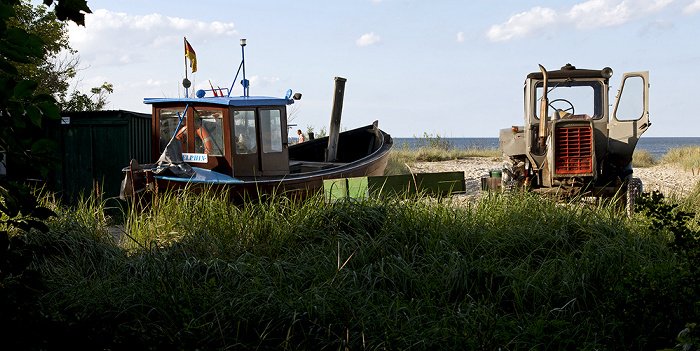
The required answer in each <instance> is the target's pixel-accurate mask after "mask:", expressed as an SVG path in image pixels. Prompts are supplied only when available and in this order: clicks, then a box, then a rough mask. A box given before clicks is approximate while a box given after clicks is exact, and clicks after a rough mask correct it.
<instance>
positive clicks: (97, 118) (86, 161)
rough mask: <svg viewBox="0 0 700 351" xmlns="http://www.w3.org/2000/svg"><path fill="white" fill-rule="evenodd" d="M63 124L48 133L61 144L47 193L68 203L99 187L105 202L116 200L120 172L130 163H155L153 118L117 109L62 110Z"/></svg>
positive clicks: (52, 127)
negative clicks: (60, 196)
mask: <svg viewBox="0 0 700 351" xmlns="http://www.w3.org/2000/svg"><path fill="white" fill-rule="evenodd" d="M61 117H62V119H61V121H60V124H59V123H56V124H55V125H52V126H51V127H49V128H48V129H49V130H48V133H49V136H50V138H52V139H53V140H55V141H56V142H57V143H58V145H59V146H58V150H57V153H58V156H59V158H60V159H61V160H62V167H61V169H59V170H57V171H55V172H53V173H52V174H51V175H50V177H49V179H48V182H47V184H48V185H49V189H51V190H53V191H55V192H57V193H59V194H61V195H63V197H64V199H65V198H66V197H67V198H68V200H75V199H77V198H78V197H79V196H80V194H81V193H82V194H83V195H88V194H90V193H91V192H94V191H95V190H96V189H99V190H100V191H101V192H102V194H103V196H104V197H105V198H111V197H118V196H119V189H120V185H121V181H122V179H123V177H124V174H123V172H122V168H124V167H127V166H128V165H129V161H131V159H136V160H137V161H139V162H141V163H148V162H150V161H151V129H152V127H151V115H150V114H144V113H138V112H131V111H123V110H115V111H81V112H70V111H66V112H62V113H61Z"/></svg>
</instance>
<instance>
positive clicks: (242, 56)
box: [227, 39, 249, 96]
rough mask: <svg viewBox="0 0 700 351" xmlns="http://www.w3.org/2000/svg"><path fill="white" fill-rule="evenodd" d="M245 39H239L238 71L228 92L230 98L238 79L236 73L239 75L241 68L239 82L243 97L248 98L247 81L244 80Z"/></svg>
mask: <svg viewBox="0 0 700 351" xmlns="http://www.w3.org/2000/svg"><path fill="white" fill-rule="evenodd" d="M245 41H246V40H245V39H241V64H240V65H238V71H237V72H236V76H235V77H234V78H233V83H231V89H229V90H228V95H227V96H231V92H232V91H233V86H234V85H236V79H238V73H241V68H243V80H242V81H241V85H243V96H248V94H249V91H248V87H249V84H248V80H247V79H245V44H246V42H245Z"/></svg>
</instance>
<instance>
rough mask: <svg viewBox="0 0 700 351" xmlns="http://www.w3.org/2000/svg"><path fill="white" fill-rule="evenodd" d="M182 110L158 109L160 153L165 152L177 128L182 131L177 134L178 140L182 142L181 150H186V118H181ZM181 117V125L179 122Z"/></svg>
mask: <svg viewBox="0 0 700 351" xmlns="http://www.w3.org/2000/svg"><path fill="white" fill-rule="evenodd" d="M183 112H184V109H165V108H163V109H160V110H159V116H158V117H159V119H158V120H159V131H158V135H159V139H160V140H159V147H160V152H163V150H165V147H166V146H167V145H168V142H169V141H170V138H172V137H173V135H175V132H176V131H178V127H179V128H180V130H181V131H182V132H181V133H178V139H180V141H181V142H182V149H183V150H187V135H186V134H185V133H184V131H185V130H186V129H187V118H186V117H184V116H183ZM180 117H182V123H181V122H180Z"/></svg>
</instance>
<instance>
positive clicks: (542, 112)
mask: <svg viewBox="0 0 700 351" xmlns="http://www.w3.org/2000/svg"><path fill="white" fill-rule="evenodd" d="M539 68H540V71H538V72H533V73H530V74H528V76H527V79H526V80H525V125H524V126H513V127H511V128H506V129H501V130H500V133H499V149H500V151H502V152H503V170H502V172H501V173H502V178H503V179H502V185H503V187H505V188H507V189H527V190H531V191H533V192H537V193H542V194H552V195H555V196H557V197H575V196H581V197H612V196H618V195H620V196H622V197H623V198H625V199H626V200H625V201H626V202H627V205H628V211H629V210H630V208H631V206H632V205H633V204H634V201H635V199H636V196H637V195H638V194H639V193H640V192H641V190H642V183H641V180H640V179H638V178H633V176H632V175H633V173H632V154H633V153H634V148H635V146H636V145H637V141H638V140H639V138H640V136H641V135H642V134H643V133H644V132H645V131H646V130H647V129H648V128H649V126H650V125H651V123H649V72H648V71H644V72H634V73H625V74H624V75H623V76H622V82H621V85H620V89H619V91H618V94H617V97H616V100H615V101H610V100H609V98H608V91H609V88H610V86H609V84H610V77H612V74H613V71H612V69H610V68H609V67H605V68H603V69H602V70H590V69H578V68H576V67H574V66H572V65H571V64H566V65H565V66H563V67H561V69H559V70H556V71H549V72H548V71H547V70H546V69H545V68H544V67H542V65H540V66H539ZM550 111H551V113H550Z"/></svg>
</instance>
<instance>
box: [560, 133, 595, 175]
mask: <svg viewBox="0 0 700 351" xmlns="http://www.w3.org/2000/svg"><path fill="white" fill-rule="evenodd" d="M554 140H555V141H556V142H555V149H554V164H555V168H554V172H555V173H558V174H581V173H592V172H593V164H592V163H593V162H592V160H593V157H592V156H593V153H592V152H593V147H592V146H593V145H592V143H593V138H592V135H591V128H590V127H565V128H557V129H556V131H555V139H554Z"/></svg>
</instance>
